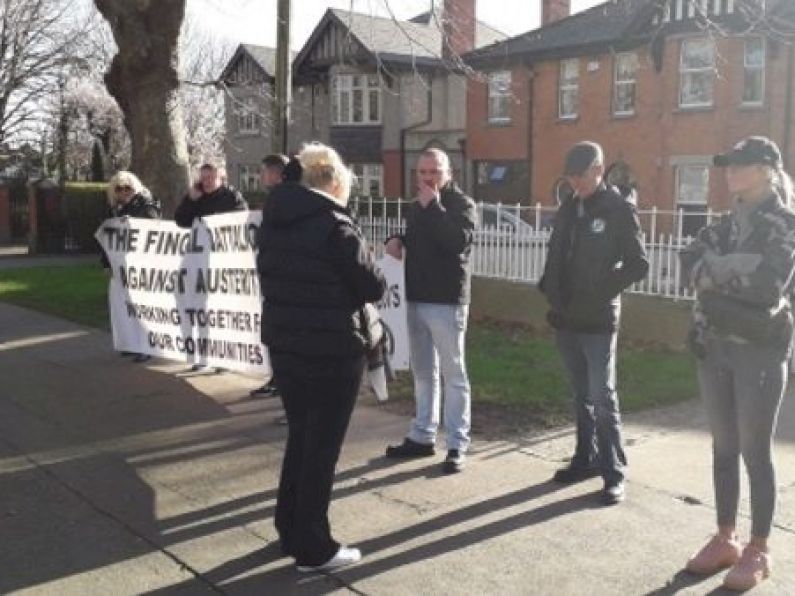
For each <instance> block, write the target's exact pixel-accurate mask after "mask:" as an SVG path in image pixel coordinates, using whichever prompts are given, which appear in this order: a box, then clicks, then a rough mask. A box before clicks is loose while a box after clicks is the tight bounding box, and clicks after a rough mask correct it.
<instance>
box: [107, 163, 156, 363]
mask: <svg viewBox="0 0 795 596" xmlns="http://www.w3.org/2000/svg"><path fill="white" fill-rule="evenodd" d="M107 195H108V216H109V217H133V218H140V219H160V216H161V210H160V203H159V202H158V201H157V200H156V199H155V198H153V197H152V193H151V192H149V189H148V188H146V187H145V186H144V185H143V184H142V183H141V181H140V180H139V179H138V176H136V175H135V174H133V173H132V172H128V171H126V170H121V171H119V172H116V174H114V175H113V177H112V178H111V179H110V181H109V182H108V190H107ZM101 261H102V267H103V268H105V269H106V270H107V271H108V272H110V262H109V261H108V257H107V255H106V254H105V253H104V252H103V253H102V255H101ZM130 355H132V356H133V362H136V363H141V362H146V361H148V360H149V359H150V358H151V356H149V355H148V354H132V353H131V352H122V356H130Z"/></svg>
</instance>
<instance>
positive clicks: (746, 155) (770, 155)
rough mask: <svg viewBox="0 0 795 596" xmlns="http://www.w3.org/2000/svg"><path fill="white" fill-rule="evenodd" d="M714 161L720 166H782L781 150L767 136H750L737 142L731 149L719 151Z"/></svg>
mask: <svg viewBox="0 0 795 596" xmlns="http://www.w3.org/2000/svg"><path fill="white" fill-rule="evenodd" d="M712 162H713V163H714V164H715V165H716V166H718V167H720V168H725V167H726V166H750V165H762V166H770V167H772V168H780V167H782V163H783V162H782V161H781V151H780V150H779V148H778V145H776V144H775V143H774V142H773V141H771V140H770V139H768V138H767V137H748V138H746V139H743V140H742V141H740V142H739V143H737V144H736V145H735V146H734V147H733V148H732V150H731V151H728V152H726V153H719V154H718V155H716V156H715V157H714V158H713V160H712Z"/></svg>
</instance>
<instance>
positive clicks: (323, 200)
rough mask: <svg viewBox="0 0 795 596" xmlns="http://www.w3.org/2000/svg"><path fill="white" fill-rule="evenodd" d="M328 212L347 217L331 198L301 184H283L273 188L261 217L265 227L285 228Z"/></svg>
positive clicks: (343, 208) (343, 210)
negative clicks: (319, 213) (336, 212)
mask: <svg viewBox="0 0 795 596" xmlns="http://www.w3.org/2000/svg"><path fill="white" fill-rule="evenodd" d="M329 210H330V211H338V212H340V213H344V214H346V215H348V210H347V209H346V208H345V207H343V206H342V205H340V204H339V203H337V202H335V201H333V200H332V199H331V198H329V197H327V196H325V195H323V194H321V193H319V192H317V191H315V190H312V189H311V188H307V187H306V186H304V185H302V184H298V183H294V182H285V183H282V184H279V185H277V186H275V187H274V188H273V190H272V191H271V192H270V194H269V195H268V199H267V201H266V203H265V208H264V209H263V211H262V217H263V220H264V222H265V223H266V225H270V226H273V227H287V226H291V225H293V224H295V223H296V222H298V221H300V220H302V219H305V218H307V217H312V216H314V215H316V214H317V213H318V212H321V211H329Z"/></svg>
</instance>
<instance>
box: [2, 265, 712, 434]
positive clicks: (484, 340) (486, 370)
mask: <svg viewBox="0 0 795 596" xmlns="http://www.w3.org/2000/svg"><path fill="white" fill-rule="evenodd" d="M107 284H108V280H107V277H106V275H105V273H104V271H102V269H101V268H100V267H99V266H98V265H79V266H72V267H42V268H29V269H8V270H0V300H2V301H6V302H11V303H14V304H18V305H20V306H24V307H27V308H31V309H34V310H39V311H42V312H46V313H49V314H53V315H56V316H59V317H63V318H65V319H69V320H71V321H75V322H77V323H81V324H84V325H89V326H92V327H98V328H102V329H107V328H108V305H107V298H106V290H107ZM467 350H468V352H467V364H468V367H469V374H470V379H471V382H472V391H473V401H474V402H475V403H476V404H484V405H485V404H489V405H494V406H495V407H497V408H499V409H501V410H502V411H504V412H507V413H508V417H510V415H511V413H512V412H513V413H517V414H518V413H521V417H522V418H523V419H524V420H527V419H528V417H529V418H531V419H532V420H534V421H536V422H538V423H539V424H543V425H553V424H557V423H560V422H562V421H563V420H566V419H568V414H569V401H568V389H567V387H566V383H565V379H564V376H563V369H562V368H561V364H560V359H559V357H558V353H557V350H556V348H555V346H554V343H553V341H552V339H551V337H550V336H545V335H539V334H538V333H534V332H532V331H531V330H528V329H524V328H522V327H517V326H513V325H506V324H496V323H490V322H472V324H471V325H470V329H469V333H468V334H467ZM618 375H619V394H620V398H621V404H622V409H623V410H625V411H632V410H639V409H643V408H649V407H654V406H661V405H666V404H671V403H675V402H678V401H683V400H686V399H690V398H692V397H695V396H696V395H697V393H698V388H697V386H696V373H695V363H694V361H693V358H692V357H691V356H690V355H689V354H686V353H678V352H672V351H670V350H665V349H661V348H635V347H632V346H622V347H621V349H620V350H619V362H618ZM390 395H391V396H392V398H393V399H397V400H401V399H403V400H410V399H411V396H412V383H411V377H410V375H408V374H401V375H399V379H398V381H397V382H396V383H395V384H394V385H392V386H391V387H390ZM517 422H518V421H517Z"/></svg>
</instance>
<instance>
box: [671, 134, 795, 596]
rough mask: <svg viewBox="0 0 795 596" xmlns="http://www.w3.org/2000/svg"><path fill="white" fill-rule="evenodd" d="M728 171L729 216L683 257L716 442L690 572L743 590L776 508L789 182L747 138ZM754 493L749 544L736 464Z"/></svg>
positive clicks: (788, 321)
mask: <svg viewBox="0 0 795 596" xmlns="http://www.w3.org/2000/svg"><path fill="white" fill-rule="evenodd" d="M715 165H716V166H719V167H725V168H726V180H727V183H728V188H729V192H731V193H732V195H734V197H735V201H734V203H733V205H732V209H731V212H730V213H729V214H727V215H725V216H724V217H722V218H721V219H720V220H719V221H718V222H716V223H715V224H713V225H709V226H707V227H706V228H704V229H703V230H701V231H700V232H699V234H698V237H697V238H696V240H695V241H694V242H693V243H692V244H691V245H690V246H688V247H687V248H686V249H685V250H684V251H683V252H682V254H681V260H682V266H683V270H684V274H685V275H686V276H687V279H688V280H689V281H690V283H691V284H692V286H693V287H694V288H695V289H696V292H697V300H696V304H695V307H694V310H693V327H692V330H691V333H690V344H691V347H693V349H694V351H695V353H696V355H697V356H698V357H699V361H698V374H699V384H700V387H701V394H702V398H703V400H704V403H705V406H706V410H707V417H708V419H709V422H710V430H711V431H712V438H713V481H714V486H715V502H716V509H717V524H718V532H717V534H716V535H715V536H714V537H712V539H711V540H710V541H709V542H708V543H707V544H706V545H705V546H704V547H703V548H702V549H701V550H700V551H698V552H697V553H696V554H695V555H693V556H692V557H691V558H690V560H689V561H688V563H687V569H688V570H689V571H691V572H695V573H701V574H708V575H711V574H714V573H716V572H718V571H719V570H721V569H723V568H727V567H731V569H730V571H729V573H728V574H727V575H726V578H725V580H724V586H725V587H727V588H729V589H734V590H747V589H750V588H752V587H753V586H755V585H756V584H757V583H759V582H760V581H762V580H763V579H765V578H766V577H768V576H769V575H770V570H771V557H770V553H769V550H768V536H769V534H770V529H771V526H772V521H773V510H774V507H775V501H776V480H775V471H774V468H773V458H772V443H773V433H774V431H775V427H776V422H777V418H778V411H779V407H780V405H781V400H782V397H783V395H784V389H785V386H786V379H787V359H788V355H789V350H790V342H791V339H792V330H793V322H792V321H793V319H792V307H791V297H790V294H791V290H792V283H793V270H794V269H795V212H793V211H792V210H791V209H790V207H789V202H790V200H791V199H792V194H793V193H792V181H791V179H790V178H789V176H788V175H787V173H786V172H785V171H784V169H783V164H782V159H781V153H780V151H779V149H778V147H777V146H776V144H775V143H774V142H773V141H771V140H769V139H767V138H764V137H749V138H747V139H745V140H743V141H741V142H740V143H738V144H737V145H735V147H734V148H733V149H732V150H731V151H730V152H728V153H725V154H722V155H717V156H715ZM741 455H742V459H743V461H744V462H745V467H746V470H747V473H748V478H749V485H750V490H751V495H750V496H751V514H752V515H751V517H752V527H751V538H750V541H749V542H748V543H747V545H746V546H745V547H744V548H743V547H742V545H741V543H740V541H739V538H738V535H737V533H736V518H737V508H738V502H739V492H740V491H739V486H740V477H739V476H740V466H739V462H740V456H741Z"/></svg>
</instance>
